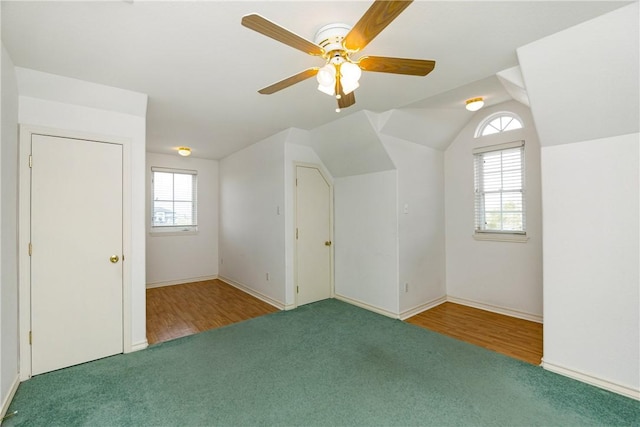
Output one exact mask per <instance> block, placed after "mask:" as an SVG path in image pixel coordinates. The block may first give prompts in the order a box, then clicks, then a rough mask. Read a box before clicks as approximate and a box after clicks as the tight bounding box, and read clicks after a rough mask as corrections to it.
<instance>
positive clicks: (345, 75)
mask: <svg viewBox="0 0 640 427" xmlns="http://www.w3.org/2000/svg"><path fill="white" fill-rule="evenodd" d="M340 75H341V76H342V81H344V80H351V81H353V82H356V83H357V82H358V80H360V77H361V76H362V70H361V69H360V67H358V66H357V65H356V64H354V63H353V62H345V63H343V64H342V65H340Z"/></svg>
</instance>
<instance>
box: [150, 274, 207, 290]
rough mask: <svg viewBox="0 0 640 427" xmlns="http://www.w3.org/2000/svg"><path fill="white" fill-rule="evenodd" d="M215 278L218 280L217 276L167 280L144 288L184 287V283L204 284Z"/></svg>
mask: <svg viewBox="0 0 640 427" xmlns="http://www.w3.org/2000/svg"><path fill="white" fill-rule="evenodd" d="M217 278H218V275H214V276H201V277H190V278H188V279H178V280H167V281H165V282H154V283H147V286H146V287H147V289H152V288H162V287H164V286H173V285H184V284H185V283H194V282H205V281H207V280H215V279H217Z"/></svg>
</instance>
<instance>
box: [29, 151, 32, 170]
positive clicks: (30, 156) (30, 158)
mask: <svg viewBox="0 0 640 427" xmlns="http://www.w3.org/2000/svg"><path fill="white" fill-rule="evenodd" d="M29 167H30V168H31V167H33V156H32V155H31V154H29Z"/></svg>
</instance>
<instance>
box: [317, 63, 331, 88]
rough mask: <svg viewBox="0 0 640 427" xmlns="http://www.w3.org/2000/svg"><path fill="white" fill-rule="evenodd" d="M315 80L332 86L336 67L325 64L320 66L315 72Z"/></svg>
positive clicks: (323, 84)
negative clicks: (316, 72)
mask: <svg viewBox="0 0 640 427" xmlns="http://www.w3.org/2000/svg"><path fill="white" fill-rule="evenodd" d="M316 80H317V81H318V84H320V85H322V86H332V85H333V84H335V82H336V67H334V66H333V65H332V64H327V65H325V66H324V67H322V68H320V69H319V70H318V74H316Z"/></svg>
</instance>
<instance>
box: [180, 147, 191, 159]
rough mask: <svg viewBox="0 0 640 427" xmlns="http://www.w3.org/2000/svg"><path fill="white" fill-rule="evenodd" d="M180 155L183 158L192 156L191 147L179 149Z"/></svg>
mask: <svg viewBox="0 0 640 427" xmlns="http://www.w3.org/2000/svg"><path fill="white" fill-rule="evenodd" d="M178 154H180V155H181V156H183V157H187V156H190V155H191V148H189V147H178Z"/></svg>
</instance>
